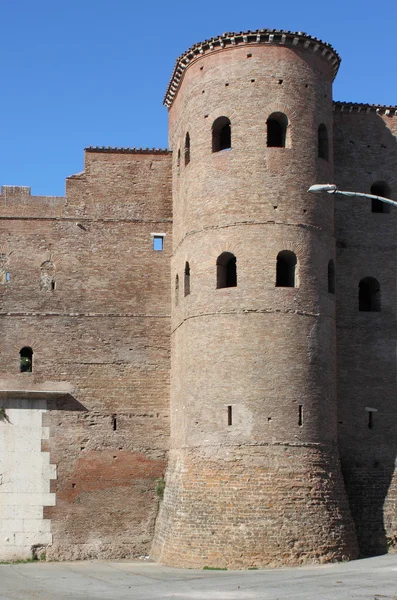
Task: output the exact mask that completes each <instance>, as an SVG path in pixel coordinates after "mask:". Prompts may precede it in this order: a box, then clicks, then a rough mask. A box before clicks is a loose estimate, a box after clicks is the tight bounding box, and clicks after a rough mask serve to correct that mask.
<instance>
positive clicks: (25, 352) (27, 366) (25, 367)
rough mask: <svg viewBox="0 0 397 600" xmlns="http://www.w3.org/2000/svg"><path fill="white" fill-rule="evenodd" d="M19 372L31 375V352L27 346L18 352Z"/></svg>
mask: <svg viewBox="0 0 397 600" xmlns="http://www.w3.org/2000/svg"><path fill="white" fill-rule="evenodd" d="M19 370H20V371H21V373H31V372H32V370H33V350H32V348H29V346H25V347H24V348H22V350H20V352H19Z"/></svg>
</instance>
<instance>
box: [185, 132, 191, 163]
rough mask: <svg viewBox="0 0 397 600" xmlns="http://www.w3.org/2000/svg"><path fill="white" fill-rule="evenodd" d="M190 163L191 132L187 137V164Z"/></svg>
mask: <svg viewBox="0 0 397 600" xmlns="http://www.w3.org/2000/svg"><path fill="white" fill-rule="evenodd" d="M189 163H190V135H189V132H188V133H187V134H186V137H185V165H188V164H189Z"/></svg>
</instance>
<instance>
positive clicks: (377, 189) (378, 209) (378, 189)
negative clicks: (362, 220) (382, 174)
mask: <svg viewBox="0 0 397 600" xmlns="http://www.w3.org/2000/svg"><path fill="white" fill-rule="evenodd" d="M371 194H372V195H373V196H380V197H382V198H390V187H389V186H388V185H387V183H386V182H385V181H376V182H375V183H374V184H372V186H371ZM371 212H373V213H383V214H385V213H389V212H390V204H387V203H386V202H382V200H376V199H375V198H373V199H372V200H371Z"/></svg>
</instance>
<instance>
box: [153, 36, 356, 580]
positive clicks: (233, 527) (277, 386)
mask: <svg viewBox="0 0 397 600" xmlns="http://www.w3.org/2000/svg"><path fill="white" fill-rule="evenodd" d="M332 79H333V70H332V64H331V63H330V61H328V60H326V59H325V58H322V56H321V49H320V50H319V51H318V52H315V51H311V50H306V49H305V48H303V47H301V48H295V47H286V46H280V45H272V44H256V45H253V44H242V45H237V46H231V47H224V48H223V49H221V48H220V49H219V50H218V51H215V50H214V51H208V52H207V53H203V55H201V56H198V57H197V58H194V59H193V60H192V61H191V62H190V63H189V66H188V67H187V68H186V70H185V72H184V74H183V78H182V81H181V83H180V87H179V89H178V91H177V94H176V97H175V99H174V101H173V103H172V106H171V108H170V115H169V118H170V134H169V135H170V146H171V147H172V149H173V155H174V157H173V184H174V185H173V189H174V192H173V193H174V235H173V239H174V242H173V243H174V248H173V260H172V270H171V280H172V287H173V290H172V297H173V303H172V374H171V379H172V383H171V414H172V420H171V428H172V431H171V452H170V462H169V468H168V472H167V476H166V489H165V495H164V501H163V503H162V506H161V510H160V514H159V518H158V522H157V530H156V536H155V540H154V545H153V552H152V554H153V555H154V556H155V558H157V559H159V560H160V561H163V562H165V563H168V564H170V565H178V566H187V567H203V566H205V565H210V566H219V567H223V566H226V567H231V568H238V567H243V568H244V567H249V566H261V565H269V564H288V563H289V564H296V563H300V562H305V561H312V560H322V561H326V560H335V559H341V558H343V557H354V556H355V555H356V541H355V535H354V530H353V526H352V522H351V518H350V513H349V509H348V503H347V500H346V496H345V491H344V485H343V480H342V476H341V472H340V465H339V457H338V449H337V443H336V390H335V381H336V376H335V297H334V295H333V294H330V293H329V292H328V281H327V268H328V262H329V261H330V260H333V259H334V254H335V240H334V224H333V201H332V197H330V196H328V195H325V196H326V197H318V196H314V197H313V196H312V195H310V194H307V189H308V187H309V186H310V185H312V184H313V183H315V182H323V181H332V180H333V164H332V147H330V156H329V160H328V161H327V160H324V159H322V158H318V153H317V129H318V126H319V125H320V124H321V123H324V124H325V125H326V127H327V129H328V132H329V143H330V146H332V89H331V85H332ZM274 112H278V113H280V112H281V113H284V114H285V115H286V116H287V118H288V123H289V124H288V128H287V142H286V146H287V147H285V148H279V147H267V132H266V121H267V118H268V117H269V116H270V115H271V114H272V113H274ZM219 116H225V117H228V118H229V119H230V122H231V149H230V150H223V151H221V152H212V145H211V136H212V134H211V130H212V124H213V122H214V121H215V119H216V118H217V117H219ZM187 132H188V133H189V135H190V162H189V163H188V164H187V165H185V164H184V163H185V161H184V143H185V135H186V133H187ZM178 151H180V155H181V157H180V160H179V159H178V154H179V152H178ZM282 250H289V251H292V252H294V253H295V255H296V257H297V261H298V262H297V267H296V275H297V286H298V287H295V288H288V287H276V286H275V283H276V258H277V255H278V253H279V252H280V251H282ZM225 251H227V252H231V253H233V254H234V255H235V256H236V259H237V287H229V288H223V289H216V261H217V257H218V256H219V255H220V254H221V253H222V252H225ZM186 262H188V263H189V266H190V294H189V295H187V296H184V285H183V284H184V269H185V264H186ZM176 275H178V277H179V294H178V295H179V297H178V299H177V298H176V290H175V289H174V282H175V277H176ZM228 407H231V409H230V408H228ZM230 419H231V420H232V424H230Z"/></svg>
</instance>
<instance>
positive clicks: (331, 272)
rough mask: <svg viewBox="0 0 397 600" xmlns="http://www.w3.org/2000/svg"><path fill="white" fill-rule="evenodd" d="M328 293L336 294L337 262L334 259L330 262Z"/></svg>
mask: <svg viewBox="0 0 397 600" xmlns="http://www.w3.org/2000/svg"><path fill="white" fill-rule="evenodd" d="M328 293H329V294H335V263H334V261H333V260H330V261H329V263H328Z"/></svg>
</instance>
